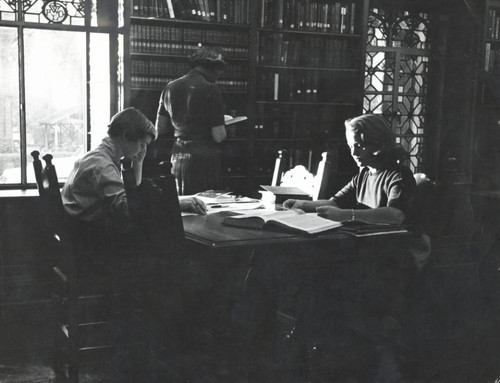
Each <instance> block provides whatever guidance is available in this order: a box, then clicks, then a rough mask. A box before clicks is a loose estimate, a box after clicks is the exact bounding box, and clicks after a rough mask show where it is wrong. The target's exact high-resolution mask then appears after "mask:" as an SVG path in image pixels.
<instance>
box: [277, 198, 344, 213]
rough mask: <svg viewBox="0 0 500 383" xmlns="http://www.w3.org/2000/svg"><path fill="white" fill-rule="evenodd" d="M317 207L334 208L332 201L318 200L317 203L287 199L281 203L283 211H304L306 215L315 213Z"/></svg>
mask: <svg viewBox="0 0 500 383" xmlns="http://www.w3.org/2000/svg"><path fill="white" fill-rule="evenodd" d="M319 206H335V203H334V202H333V200H329V199H320V200H317V201H306V200H301V199H287V200H286V201H285V202H283V207H284V208H285V209H300V210H304V211H305V212H306V213H312V212H315V211H316V208H317V207H319Z"/></svg>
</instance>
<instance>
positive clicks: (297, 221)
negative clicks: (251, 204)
mask: <svg viewBox="0 0 500 383" xmlns="http://www.w3.org/2000/svg"><path fill="white" fill-rule="evenodd" d="M222 223H223V224H225V225H229V226H236V227H244V228H251V229H264V228H265V227H266V226H268V225H276V226H280V227H284V228H286V229H289V230H291V231H298V232H302V233H307V234H316V233H321V232H323V231H327V230H331V229H335V228H337V227H339V226H342V223H341V222H336V221H331V220H329V219H325V218H321V217H319V216H318V215H317V214H316V213H304V212H303V211H301V210H285V211H276V210H267V209H261V210H255V211H251V212H241V213H240V214H237V215H231V216H228V217H226V218H224V220H223V221H222Z"/></svg>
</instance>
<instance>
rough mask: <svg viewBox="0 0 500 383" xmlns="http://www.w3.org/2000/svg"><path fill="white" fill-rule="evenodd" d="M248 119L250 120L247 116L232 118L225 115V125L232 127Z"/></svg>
mask: <svg viewBox="0 0 500 383" xmlns="http://www.w3.org/2000/svg"><path fill="white" fill-rule="evenodd" d="M247 119H248V117H247V116H237V117H233V116H230V115H229V114H225V115H224V124H225V125H232V124H236V123H237V122H240V121H245V120H247Z"/></svg>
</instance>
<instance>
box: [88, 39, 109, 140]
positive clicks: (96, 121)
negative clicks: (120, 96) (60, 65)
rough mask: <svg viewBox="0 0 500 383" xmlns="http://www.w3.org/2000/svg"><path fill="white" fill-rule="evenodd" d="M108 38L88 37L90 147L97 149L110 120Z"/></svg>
mask: <svg viewBox="0 0 500 383" xmlns="http://www.w3.org/2000/svg"><path fill="white" fill-rule="evenodd" d="M109 90H110V79H109V36H108V35H106V34H100V33H92V34H91V35H90V121H91V123H90V125H91V128H90V132H91V135H90V146H91V149H94V148H95V147H97V146H98V145H99V144H100V143H101V141H102V139H103V138H104V137H106V136H107V131H108V126H107V125H108V123H109V120H110V115H109V111H110V103H111V100H110V93H109Z"/></svg>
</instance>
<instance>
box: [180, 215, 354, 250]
mask: <svg viewBox="0 0 500 383" xmlns="http://www.w3.org/2000/svg"><path fill="white" fill-rule="evenodd" d="M228 214H229V213H227V212H223V213H215V214H209V215H204V216H200V215H192V216H186V217H183V223H184V232H185V236H186V239H187V240H188V241H190V242H194V243H197V244H201V245H203V246H205V247H208V248H214V249H219V248H221V249H222V248H233V249H235V248H239V249H244V248H247V249H249V248H254V247H262V246H276V245H292V246H293V245H296V244H300V243H304V242H308V243H314V242H323V243H324V242H325V241H332V240H340V239H344V240H347V239H348V238H349V236H348V235H346V234H342V233H338V232H335V231H334V230H330V231H328V232H325V233H323V234H319V235H306V234H296V233H290V232H287V231H286V230H280V229H276V230H255V229H245V228H239V227H234V226H227V225H224V224H222V220H223V219H224V217H226V216H227V215H228Z"/></svg>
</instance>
